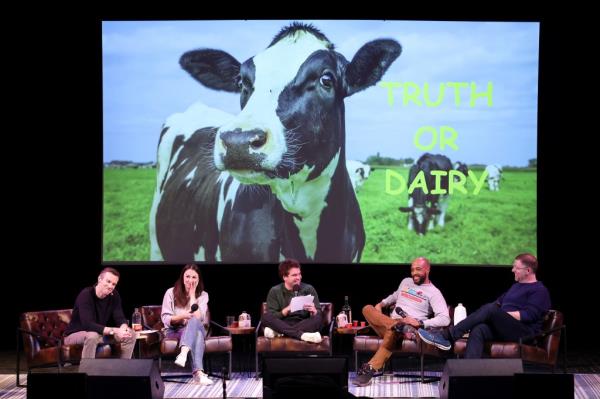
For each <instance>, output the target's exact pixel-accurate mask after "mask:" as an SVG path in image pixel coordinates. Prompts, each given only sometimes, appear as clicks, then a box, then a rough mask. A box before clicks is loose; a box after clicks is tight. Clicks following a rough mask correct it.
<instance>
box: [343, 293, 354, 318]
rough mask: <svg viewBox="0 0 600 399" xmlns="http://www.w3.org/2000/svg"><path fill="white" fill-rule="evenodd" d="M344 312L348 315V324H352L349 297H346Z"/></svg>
mask: <svg viewBox="0 0 600 399" xmlns="http://www.w3.org/2000/svg"><path fill="white" fill-rule="evenodd" d="M342 312H344V313H346V317H348V323H352V308H351V307H350V303H349V302H348V295H346V296H345V297H344V306H342Z"/></svg>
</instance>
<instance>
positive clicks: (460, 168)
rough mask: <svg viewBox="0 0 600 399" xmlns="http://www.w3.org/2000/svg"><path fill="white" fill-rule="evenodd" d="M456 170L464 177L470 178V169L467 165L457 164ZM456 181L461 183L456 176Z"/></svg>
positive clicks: (455, 164)
mask: <svg viewBox="0 0 600 399" xmlns="http://www.w3.org/2000/svg"><path fill="white" fill-rule="evenodd" d="M454 170H457V171H459V172H460V173H462V174H463V175H465V177H466V176H468V175H469V167H468V166H467V164H466V163H463V162H460V161H458V162H455V163H454ZM454 181H459V178H458V176H454Z"/></svg>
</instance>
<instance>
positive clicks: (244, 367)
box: [225, 327, 256, 373]
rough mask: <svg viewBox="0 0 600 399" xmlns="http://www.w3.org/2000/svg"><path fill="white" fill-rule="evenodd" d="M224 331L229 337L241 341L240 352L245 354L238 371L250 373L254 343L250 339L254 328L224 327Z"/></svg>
mask: <svg viewBox="0 0 600 399" xmlns="http://www.w3.org/2000/svg"><path fill="white" fill-rule="evenodd" d="M225 329H226V330H227V331H229V332H230V333H231V335H235V336H238V337H240V340H241V341H242V352H243V353H244V354H245V356H243V357H242V359H243V360H242V362H241V363H242V364H241V365H240V371H241V372H243V371H247V372H248V373H250V372H251V371H252V370H250V368H251V364H252V343H253V342H254V340H253V339H252V338H253V337H254V333H255V332H256V327H225ZM231 338H232V339H233V337H231ZM238 359H239V358H238ZM238 364H239V363H238Z"/></svg>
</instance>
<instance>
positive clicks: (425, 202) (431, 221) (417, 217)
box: [399, 153, 452, 235]
mask: <svg viewBox="0 0 600 399" xmlns="http://www.w3.org/2000/svg"><path fill="white" fill-rule="evenodd" d="M436 170H437V171H445V172H446V175H445V176H442V177H441V179H440V184H439V188H441V189H444V190H446V194H432V193H431V192H432V190H433V189H434V188H436V176H435V175H432V174H431V172H432V171H436ZM450 170H452V162H450V160H449V159H448V158H447V157H446V156H444V155H439V154H435V155H432V154H428V153H426V154H423V155H422V156H421V157H420V158H419V159H418V160H417V162H416V163H415V164H413V166H412V167H411V168H410V171H409V174H408V182H407V183H408V187H410V186H411V184H412V183H413V182H414V181H415V179H416V178H417V175H418V174H419V172H423V177H424V181H425V183H426V185H427V193H425V192H424V191H423V189H421V188H420V187H418V188H415V189H414V190H413V191H412V193H409V195H408V206H406V207H400V208H399V209H400V211H402V212H407V213H408V229H409V230H414V231H415V232H416V233H417V234H419V235H423V234H426V233H427V231H428V230H430V229H433V228H434V227H435V226H436V225H437V226H439V227H444V223H445V221H444V219H445V217H446V209H448V199H449V197H448V194H447V193H448V173H449V171H450Z"/></svg>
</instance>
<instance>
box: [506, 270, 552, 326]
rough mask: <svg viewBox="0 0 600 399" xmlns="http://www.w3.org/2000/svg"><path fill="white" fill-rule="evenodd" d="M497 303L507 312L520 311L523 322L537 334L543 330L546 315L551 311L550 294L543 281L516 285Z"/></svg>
mask: <svg viewBox="0 0 600 399" xmlns="http://www.w3.org/2000/svg"><path fill="white" fill-rule="evenodd" d="M497 302H498V303H499V304H500V309H502V310H503V311H505V312H513V311H515V310H518V311H519V313H520V314H521V322H522V323H524V324H527V325H528V326H529V327H531V328H532V329H533V330H534V331H535V332H536V333H537V332H539V331H541V329H542V323H543V322H544V315H545V314H546V313H547V312H548V310H550V293H549V292H548V289H547V288H546V287H545V286H544V284H542V282H541V281H536V282H535V283H515V284H513V285H512V287H510V288H509V290H508V291H506V292H505V293H504V294H502V295H501V296H500V297H499V298H498V300H497Z"/></svg>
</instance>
